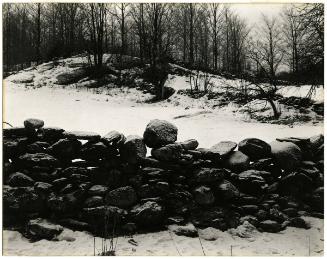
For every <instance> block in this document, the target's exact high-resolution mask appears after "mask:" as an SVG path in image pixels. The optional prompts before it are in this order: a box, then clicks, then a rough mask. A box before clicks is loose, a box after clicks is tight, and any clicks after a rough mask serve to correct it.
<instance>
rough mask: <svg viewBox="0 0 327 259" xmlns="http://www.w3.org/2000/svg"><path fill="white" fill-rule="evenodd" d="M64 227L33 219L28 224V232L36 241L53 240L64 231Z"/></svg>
mask: <svg viewBox="0 0 327 259" xmlns="http://www.w3.org/2000/svg"><path fill="white" fill-rule="evenodd" d="M63 230H64V229H63V227H62V226H60V225H55V224H53V223H51V222H49V221H48V220H46V219H41V218H37V219H32V220H30V221H29V222H28V223H27V231H28V233H29V234H31V235H32V236H33V237H34V238H36V239H48V240H51V239H53V238H54V237H55V236H57V235H59V234H60V233H61V232H62V231H63Z"/></svg>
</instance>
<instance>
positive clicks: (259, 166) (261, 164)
mask: <svg viewBox="0 0 327 259" xmlns="http://www.w3.org/2000/svg"><path fill="white" fill-rule="evenodd" d="M272 163H273V159H272V158H263V159H259V160H257V161H254V162H253V163H252V164H251V165H250V168H251V169H255V170H267V168H269V166H270V165H271V164H272Z"/></svg>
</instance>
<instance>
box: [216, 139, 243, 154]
mask: <svg viewBox="0 0 327 259" xmlns="http://www.w3.org/2000/svg"><path fill="white" fill-rule="evenodd" d="M236 147H237V144H236V143H235V142H232V141H221V142H219V143H217V144H216V145H213V146H212V147H211V148H210V151H212V152H214V153H218V154H219V155H220V156H226V155H228V154H230V153H231V152H232V151H233V150H234V149H235V148H236Z"/></svg>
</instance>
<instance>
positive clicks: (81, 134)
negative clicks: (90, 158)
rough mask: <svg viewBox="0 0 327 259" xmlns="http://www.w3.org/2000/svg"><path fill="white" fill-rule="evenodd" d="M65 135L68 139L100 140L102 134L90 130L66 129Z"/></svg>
mask: <svg viewBox="0 0 327 259" xmlns="http://www.w3.org/2000/svg"><path fill="white" fill-rule="evenodd" d="M63 137H65V138H67V139H80V140H92V141H97V140H100V138H101V136H100V135H99V134H97V133H95V132H90V131H65V132H64V133H63Z"/></svg>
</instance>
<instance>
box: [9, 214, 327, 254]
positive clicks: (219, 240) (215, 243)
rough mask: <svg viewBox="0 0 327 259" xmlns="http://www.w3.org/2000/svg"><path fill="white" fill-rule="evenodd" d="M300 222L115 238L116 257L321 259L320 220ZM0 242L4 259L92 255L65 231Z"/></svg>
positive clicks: (82, 235) (84, 238) (86, 243)
mask: <svg viewBox="0 0 327 259" xmlns="http://www.w3.org/2000/svg"><path fill="white" fill-rule="evenodd" d="M304 219H305V220H306V221H307V222H309V223H310V225H311V228H310V229H309V230H305V229H299V228H293V227H288V228H287V229H286V230H284V231H282V232H279V233H276V234H272V233H260V232H257V231H256V230H254V229H251V228H244V227H242V226H239V227H238V228H237V229H230V230H228V231H225V232H222V231H220V230H217V229H214V228H206V229H203V230H199V236H200V237H199V238H200V239H199V238H190V237H183V236H176V235H175V234H173V233H172V232H169V231H161V232H157V233H149V234H140V235H134V236H133V237H119V238H118V240H117V246H116V255H120V256H124V255H126V256H127V255H138V256H141V255H143V256H144V255H156V256H163V255H170V256H178V255H183V256H194V255H197V256H203V255H206V256H230V255H233V256H322V255H323V249H324V235H323V220H321V219H316V218H310V217H304ZM3 238H4V240H3V249H4V255H32V256H33V255H34V256H36V255H37V256H40V255H53V256H55V255H80V256H81V255H89V256H92V255H93V254H94V245H93V244H94V238H93V236H92V235H90V234H88V233H87V232H79V231H72V230H69V229H65V230H64V231H63V232H62V233H61V235H60V236H59V237H58V240H60V241H47V240H41V241H38V242H35V243H31V242H29V240H27V239H26V238H24V237H23V236H22V235H21V234H20V233H19V232H17V231H4V232H3ZM130 239H133V240H134V241H136V243H134V245H132V244H131V243H129V242H128V241H129V240H130ZM200 241H201V243H200ZM115 242H116V240H115ZM201 244H202V247H203V250H202V248H201ZM95 247H96V253H99V252H100V251H101V239H100V238H96V240H95Z"/></svg>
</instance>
